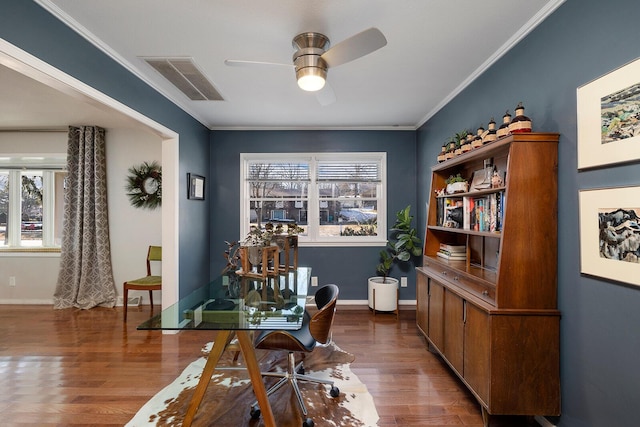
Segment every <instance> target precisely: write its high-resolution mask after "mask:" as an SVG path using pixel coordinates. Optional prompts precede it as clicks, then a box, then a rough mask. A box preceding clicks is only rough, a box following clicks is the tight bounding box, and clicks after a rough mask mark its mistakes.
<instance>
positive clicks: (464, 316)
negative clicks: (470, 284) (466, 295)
mask: <svg viewBox="0 0 640 427" xmlns="http://www.w3.org/2000/svg"><path fill="white" fill-rule="evenodd" d="M462 323H464V324H466V323H467V300H462Z"/></svg>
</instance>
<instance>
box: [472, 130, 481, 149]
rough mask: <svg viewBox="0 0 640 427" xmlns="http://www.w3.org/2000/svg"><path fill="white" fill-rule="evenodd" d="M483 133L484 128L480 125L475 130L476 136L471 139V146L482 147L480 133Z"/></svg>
mask: <svg viewBox="0 0 640 427" xmlns="http://www.w3.org/2000/svg"><path fill="white" fill-rule="evenodd" d="M483 133H484V128H483V127H482V126H480V127H479V128H478V131H477V132H476V137H475V138H473V141H471V147H473V148H478V147H482V134H483Z"/></svg>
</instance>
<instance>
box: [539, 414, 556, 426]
mask: <svg viewBox="0 0 640 427" xmlns="http://www.w3.org/2000/svg"><path fill="white" fill-rule="evenodd" d="M533 419H534V420H536V422H537V423H538V424H540V425H541V426H542V427H556V425H555V424H553V423H552V422H551V421H549V420H548V419H546V418H545V417H543V416H542V415H536V416H535V417H534V418H533Z"/></svg>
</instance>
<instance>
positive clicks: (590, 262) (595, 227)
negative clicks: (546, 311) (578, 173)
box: [579, 187, 640, 286]
mask: <svg viewBox="0 0 640 427" xmlns="http://www.w3.org/2000/svg"><path fill="white" fill-rule="evenodd" d="M579 202H580V272H581V273H584V274H589V275H593V276H598V277H603V278H605V279H610V280H616V281H619V282H624V283H630V284H632V285H636V286H640V224H639V223H640V219H639V218H640V187H618V188H604V189H593V190H581V191H580V192H579Z"/></svg>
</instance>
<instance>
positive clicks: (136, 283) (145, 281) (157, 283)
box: [122, 246, 162, 322]
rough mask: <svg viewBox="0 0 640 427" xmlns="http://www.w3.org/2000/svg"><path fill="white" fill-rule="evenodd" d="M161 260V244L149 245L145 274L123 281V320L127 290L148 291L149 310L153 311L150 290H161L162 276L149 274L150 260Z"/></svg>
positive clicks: (127, 298)
mask: <svg viewBox="0 0 640 427" xmlns="http://www.w3.org/2000/svg"><path fill="white" fill-rule="evenodd" d="M152 261H153V262H160V261H162V246H149V251H148V252H147V275H146V276H144V277H141V278H139V279H135V280H128V281H126V282H124V284H123V286H122V288H123V291H124V292H123V294H124V295H123V304H124V321H125V322H126V321H127V305H128V303H129V290H132V291H149V301H150V303H151V312H153V293H152V291H160V290H162V276H152V275H151V262H152Z"/></svg>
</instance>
